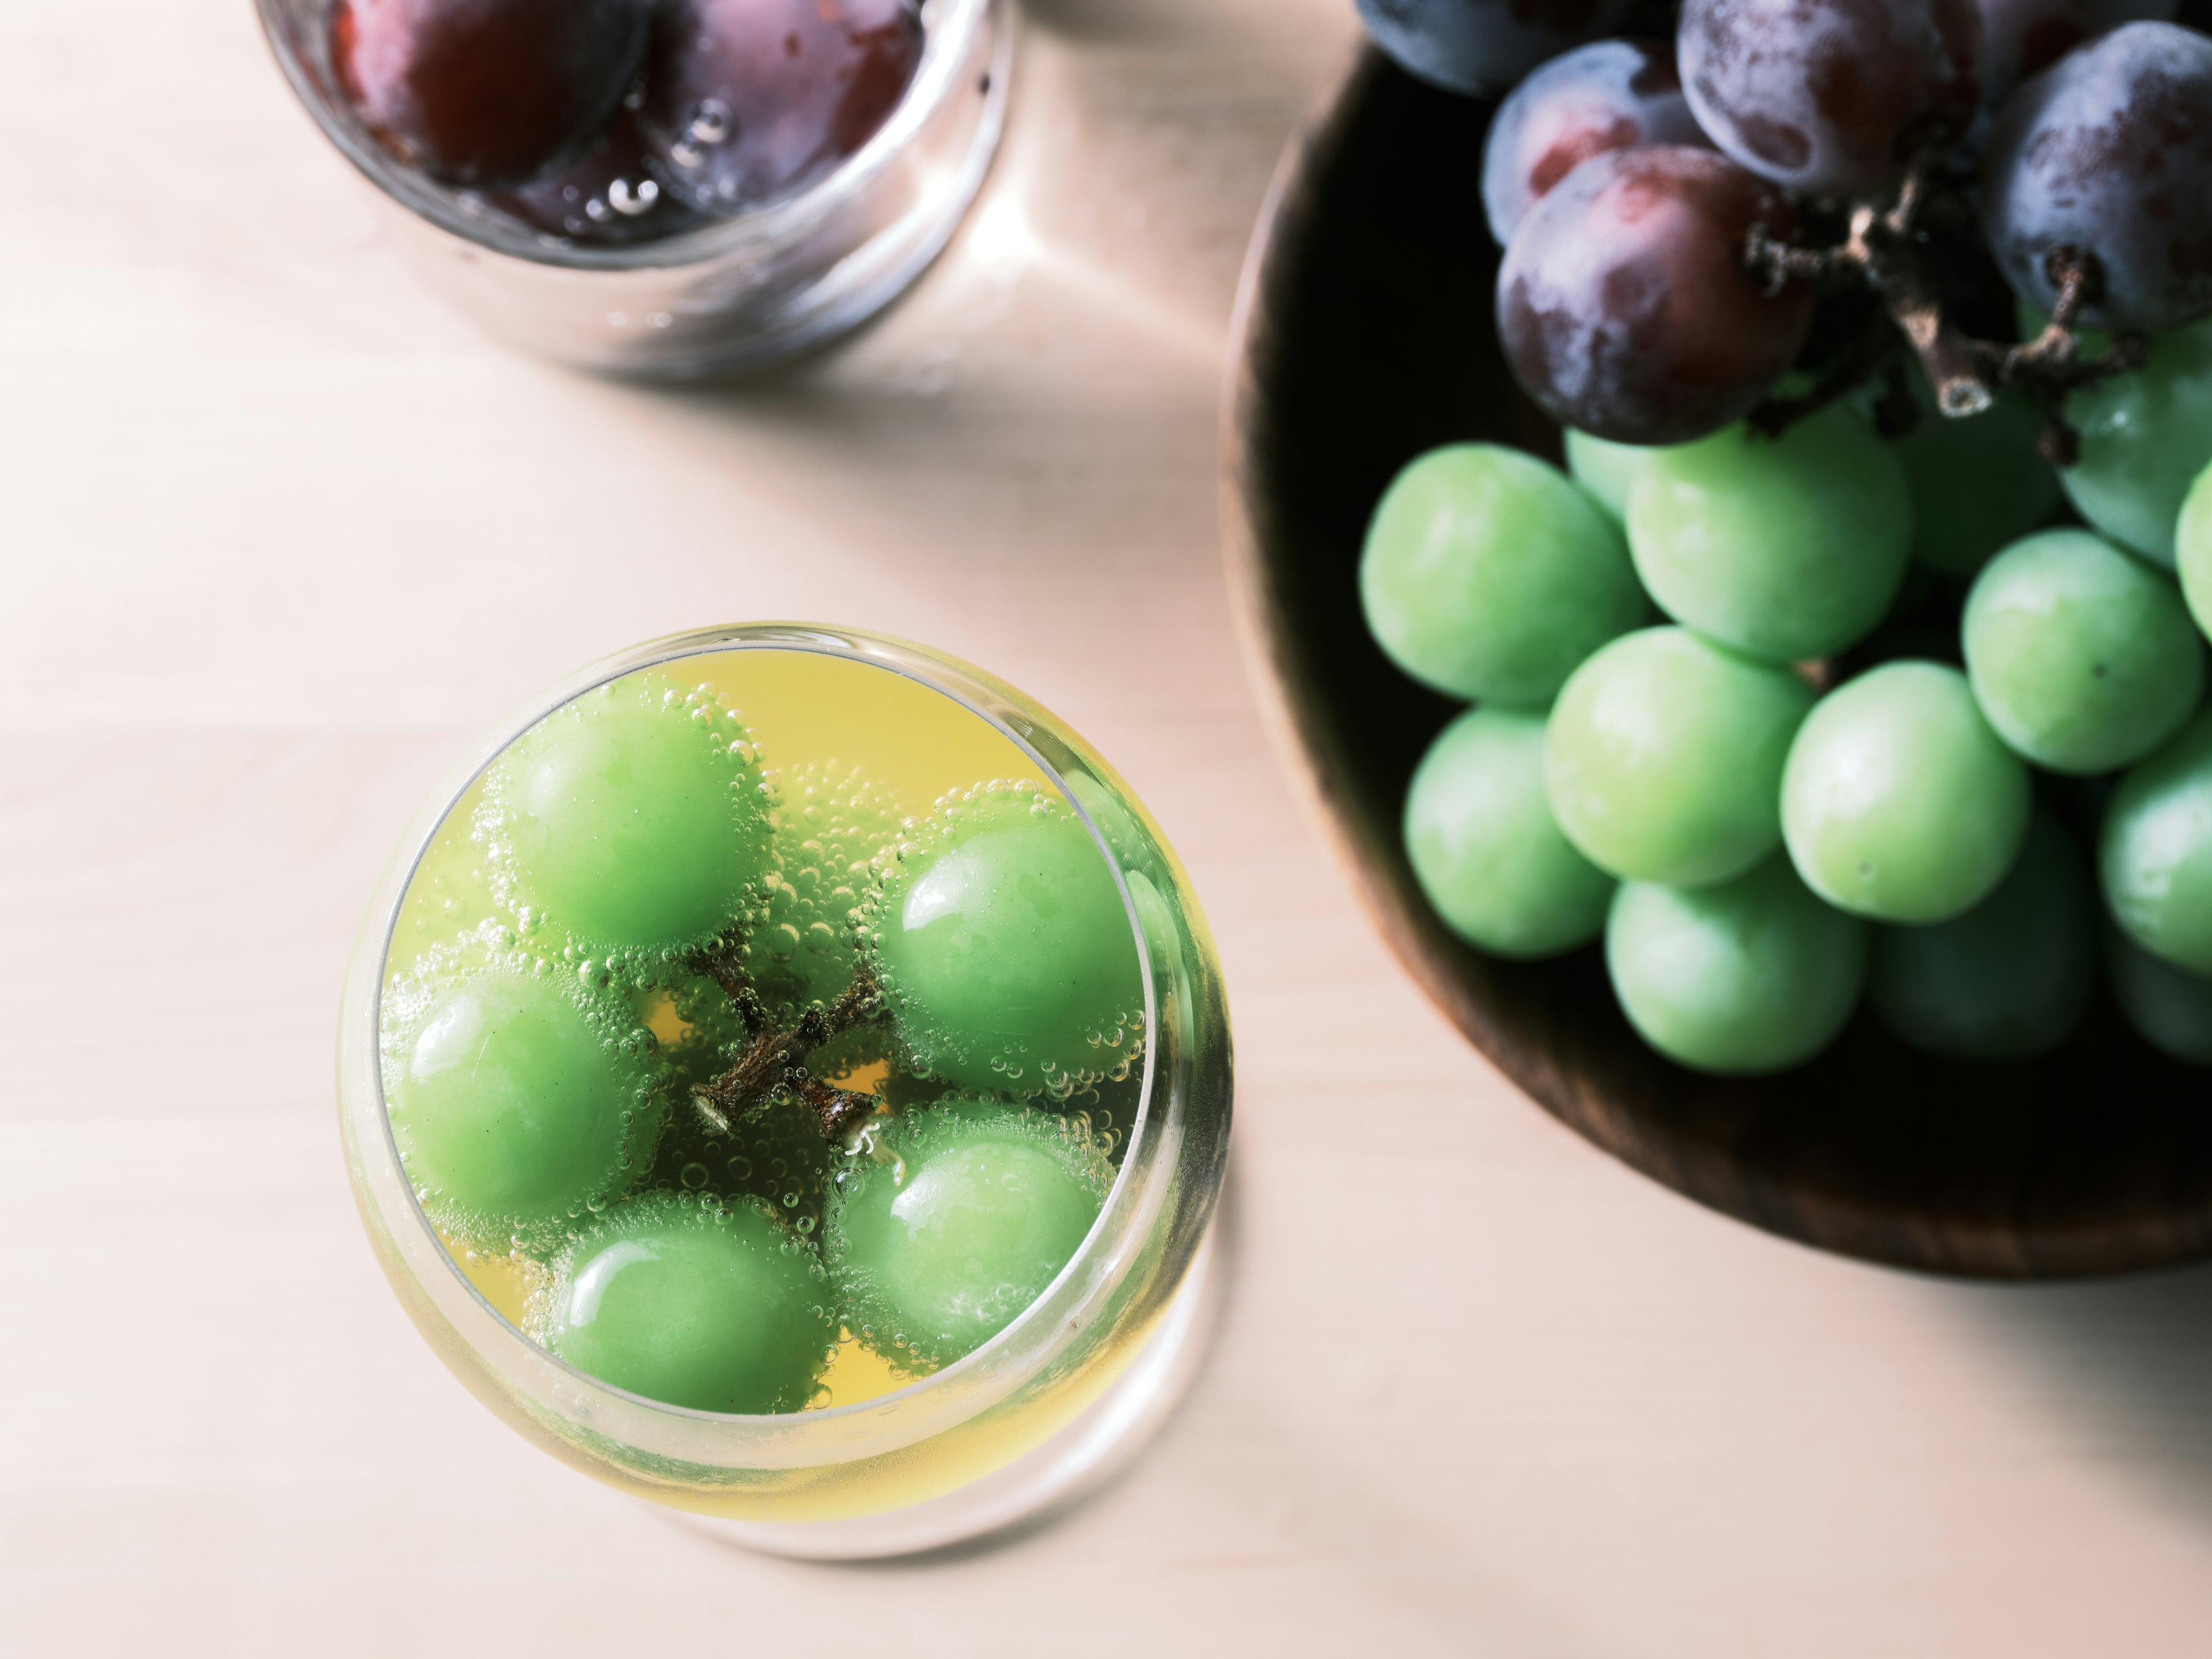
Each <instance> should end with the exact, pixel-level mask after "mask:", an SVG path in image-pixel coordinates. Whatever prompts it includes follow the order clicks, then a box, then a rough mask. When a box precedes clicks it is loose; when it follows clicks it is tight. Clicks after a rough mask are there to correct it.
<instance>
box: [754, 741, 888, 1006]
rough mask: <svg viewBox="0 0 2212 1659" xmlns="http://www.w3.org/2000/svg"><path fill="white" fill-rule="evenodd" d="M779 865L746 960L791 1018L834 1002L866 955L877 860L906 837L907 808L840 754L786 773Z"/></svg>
mask: <svg viewBox="0 0 2212 1659" xmlns="http://www.w3.org/2000/svg"><path fill="white" fill-rule="evenodd" d="M781 795H782V799H781V805H780V808H779V810H778V811H777V814H776V826H775V869H774V870H773V871H771V872H769V875H768V876H767V877H766V878H763V885H764V886H765V887H766V889H767V902H766V904H765V905H764V906H763V909H762V914H761V915H760V916H759V919H758V920H757V921H756V922H755V923H754V925H753V926H752V927H750V929H748V930H747V932H746V935H745V968H746V971H747V973H748V974H749V975H750V978H751V980H752V984H753V988H754V989H755V990H756V991H757V992H758V993H759V994H760V996H761V1000H763V1002H765V1003H767V1004H768V1006H769V1008H771V1009H772V1010H775V1011H776V1012H779V1013H781V1014H782V1015H784V1016H785V1017H787V1018H788V1017H789V1016H790V1015H791V1014H792V1013H793V1012H794V1011H797V1010H799V1009H803V1008H805V1006H807V1004H809V1003H811V1002H823V1003H827V1002H831V1001H834V1000H836V996H837V994H838V993H839V992H840V991H842V990H843V989H844V988H845V987H847V986H848V985H849V984H851V983H852V981H853V972H854V968H855V967H856V966H857V965H858V963H859V960H860V942H859V936H858V927H857V915H858V912H859V911H860V908H861V907H862V905H863V904H864V903H865V902H866V900H867V897H868V896H869V895H870V894H871V893H872V890H873V889H874V883H875V873H874V868H873V866H875V864H876V862H877V861H878V860H879V859H880V858H881V857H882V856H883V855H884V854H887V853H888V852H890V849H891V848H893V847H894V846H896V844H897V842H898V836H899V821H900V819H901V818H902V817H904V816H905V813H904V811H902V809H901V807H900V805H899V804H898V802H897V801H896V799H894V798H893V797H892V795H891V794H890V792H889V791H888V790H886V789H884V787H881V786H880V785H878V784H877V783H876V782H875V781H873V780H872V779H870V778H869V777H867V776H866V775H865V774H863V773H862V772H860V770H859V769H857V768H852V767H841V766H839V765H837V764H836V763H835V762H831V763H828V764H825V765H817V764H815V763H811V762H810V763H806V764H804V765H801V766H798V767H794V768H793V769H791V770H789V771H787V773H785V774H784V775H783V778H782V787H781Z"/></svg>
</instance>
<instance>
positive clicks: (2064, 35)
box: [1981, 0, 2181, 108]
mask: <svg viewBox="0 0 2212 1659" xmlns="http://www.w3.org/2000/svg"><path fill="white" fill-rule="evenodd" d="M1981 8H1982V101H1983V103H1984V104H1986V105H1988V106H1990V107H1991V108H1994V107H1996V106H1997V105H2000V104H2002V103H2003V102H2004V100H2005V99H2006V97H2007V96H2008V94H2010V93H2011V91H2012V89H2013V88H2015V87H2016V86H2018V85H2019V84H2020V83H2021V82H2023V81H2025V80H2027V77H2028V76H2031V75H2040V74H2042V73H2043V71H2044V70H2047V69H2049V68H2050V67H2051V65H2052V64H2055V63H2057V61H2058V60H2059V59H2060V58H2063V57H2064V56H2065V55H2066V54H2067V53H2068V52H2071V51H2073V50H2074V48H2075V47H2076V46H2080V45H2081V43H2082V42H2083V41H2084V40H2093V39H2095V38H2096V37H2097V36H2098V35H2100V34H2103V33H2106V31H2107V30H2110V29H2116V28H2118V27H2120V25H2121V24H2123V23H2171V22H2172V21H2173V19H2174V16H2175V15H2176V14H2177V13H2178V12H2179V10H2180V9H2181V8H2180V5H2179V0H1981Z"/></svg>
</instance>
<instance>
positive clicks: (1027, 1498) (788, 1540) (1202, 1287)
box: [655, 1222, 1221, 1561]
mask: <svg viewBox="0 0 2212 1659" xmlns="http://www.w3.org/2000/svg"><path fill="white" fill-rule="evenodd" d="M1218 1225H1219V1224H1218V1222H1217V1223H1216V1224H1214V1226H1213V1227H1209V1228H1208V1229H1207V1231H1206V1238H1205V1240H1204V1242H1203V1243H1200V1245H1199V1247H1198V1252H1197V1254H1196V1255H1194V1256H1193V1257H1192V1258H1191V1264H1190V1271H1189V1272H1188V1273H1186V1274H1185V1275H1184V1277H1183V1281H1182V1288H1181V1289H1180V1290H1178V1291H1176V1297H1175V1300H1174V1301H1173V1302H1171V1303H1170V1304H1168V1310H1167V1313H1166V1316H1164V1318H1162V1320H1161V1321H1160V1325H1159V1328H1158V1330H1156V1331H1154V1332H1153V1333H1152V1338H1151V1340H1149V1341H1147V1342H1146V1344H1145V1346H1144V1350H1143V1352H1140V1353H1139V1354H1138V1356H1137V1357H1136V1358H1134V1359H1133V1360H1132V1361H1130V1363H1129V1366H1128V1369H1127V1370H1124V1371H1123V1372H1122V1373H1121V1376H1120V1377H1118V1378H1117V1379H1116V1380H1115V1383H1114V1385H1113V1386H1112V1387H1111V1388H1109V1389H1107V1391H1106V1392H1105V1394H1103V1395H1101V1396H1100V1397H1099V1398H1098V1399H1097V1401H1094V1402H1093V1403H1092V1404H1091V1407H1089V1408H1088V1409H1087V1410H1085V1412H1084V1413H1083V1414H1082V1415H1081V1416H1080V1417H1079V1418H1077V1419H1075V1420H1074V1421H1073V1423H1070V1424H1069V1425H1067V1426H1066V1428H1064V1429H1062V1430H1061V1431H1060V1432H1059V1433H1058V1434H1056V1435H1054V1437H1052V1438H1051V1439H1049V1440H1048V1441H1046V1442H1045V1443H1043V1444H1042V1445H1041V1446H1039V1447H1037V1448H1036V1449H1035V1450H1033V1451H1030V1452H1028V1453H1026V1454H1024V1455H1023V1456H1021V1457H1018V1458H1017V1459H1015V1460H1014V1462H1011V1463H1009V1464H1007V1465H1006V1468H1002V1469H1000V1470H998V1471H996V1472H995V1473H994V1474H987V1475H985V1476H984V1477H983V1478H982V1479H981V1480H978V1481H975V1482H974V1483H973V1484H972V1485H969V1486H963V1487H961V1488H960V1490H959V1491H957V1492H947V1493H945V1495H944V1496H943V1497H942V1498H931V1499H930V1500H929V1501H928V1502H927V1503H924V1504H912V1505H910V1506H908V1508H906V1509H902V1510H890V1511H888V1512H886V1513H884V1514H882V1515H864V1516H853V1517H852V1518H851V1519H849V1520H844V1521H798V1522H763V1521H730V1520H726V1519H724V1518H722V1517H721V1516H711V1515H694V1514H691V1513H690V1512H689V1511H686V1510H671V1509H661V1510H660V1513H662V1514H663V1515H665V1516H669V1517H670V1518H671V1519H673V1520H675V1521H678V1522H681V1523H682V1524H683V1525H684V1526H687V1527H690V1528H695V1529H696V1530H697V1531H700V1532H703V1533H706V1534H708V1535H709V1536H711V1537H714V1538H719V1539H720V1540H721V1541H723V1542H725V1543H728V1544H734V1545H737V1546H738V1547H740V1548H742V1549H749V1550H757V1551H759V1552H761V1553H763V1554H766V1555H782V1556H788V1557H791V1558H793V1559H797V1560H804V1561H871V1560H880V1559H884V1558H885V1557H889V1556H895V1555H915V1554H918V1553H921V1552H922V1551H924V1550H934V1549H942V1548H944V1547H946V1546H947V1545H951V1544H963V1543H966V1542H968V1541H970V1540H972V1539H977V1538H981V1537H984V1536H986V1535H987V1534H991V1533H995V1532H1001V1531H1004V1530H1005V1529H1006V1528H1010V1527H1014V1526H1018V1525H1019V1524H1021V1523H1022V1522H1028V1521H1036V1520H1039V1519H1041V1518H1042V1517H1043V1516H1047V1515H1048V1514H1050V1513H1052V1512H1053V1511H1054V1510H1060V1509H1063V1508H1066V1507H1067V1506H1069V1505H1071V1504H1074V1503H1076V1502H1077V1501H1078V1500H1079V1499H1080V1498H1084V1497H1085V1496H1087V1495H1088V1494H1089V1493H1091V1492H1093V1491H1095V1490H1097V1488H1098V1487H1099V1486H1103V1485H1104V1484H1105V1483H1106V1481H1107V1480H1109V1479H1111V1478H1112V1477H1113V1476H1114V1475H1115V1474H1118V1473H1120V1471H1121V1469H1122V1468H1126V1467H1127V1464H1128V1463H1129V1462H1130V1461H1131V1460H1132V1459H1133V1458H1134V1457H1135V1456H1136V1455H1137V1454H1138V1453H1139V1451H1141V1450H1143V1449H1144V1448H1145V1446H1146V1443H1148V1442H1149V1441H1150V1440H1151V1439H1152V1436H1153V1435H1154V1434H1156V1433H1157V1432H1158V1431H1159V1428H1160V1425H1162V1424H1164V1423H1165V1422H1166V1421H1167V1419H1168V1416H1169V1414H1170V1413H1171V1412H1173V1411H1174V1410H1175V1408H1176V1406H1177V1405H1178V1404H1179V1403H1180V1402H1181V1401H1182V1396H1183V1395H1184V1393H1185V1392H1186V1391H1187V1390H1188V1389H1189V1387H1190V1384H1191V1381H1192V1379H1193V1378H1194V1377H1195V1376H1197V1374H1198V1368H1199V1366H1200V1363H1201V1362H1203V1360H1204V1359H1205V1358H1206V1349H1207V1347H1208V1346H1209V1345H1210V1343H1211V1341H1212V1335H1213V1328H1214V1324H1215V1316H1216V1315H1217V1313H1218V1310H1219V1305H1220V1300H1221V1294H1220V1293H1221V1287H1220V1285H1218V1283H1217V1282H1216V1280H1217V1279H1218V1273H1219V1267H1218V1263H1217V1260H1216V1257H1217V1252H1216V1250H1215V1249H1214V1231H1215V1228H1218ZM655 1507H656V1508H659V1505H655Z"/></svg>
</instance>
